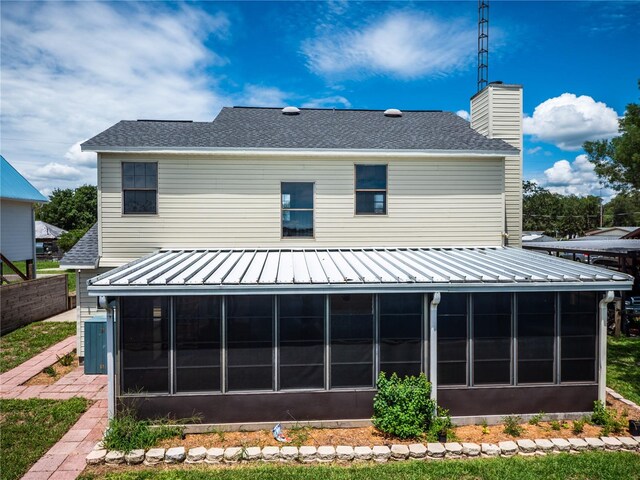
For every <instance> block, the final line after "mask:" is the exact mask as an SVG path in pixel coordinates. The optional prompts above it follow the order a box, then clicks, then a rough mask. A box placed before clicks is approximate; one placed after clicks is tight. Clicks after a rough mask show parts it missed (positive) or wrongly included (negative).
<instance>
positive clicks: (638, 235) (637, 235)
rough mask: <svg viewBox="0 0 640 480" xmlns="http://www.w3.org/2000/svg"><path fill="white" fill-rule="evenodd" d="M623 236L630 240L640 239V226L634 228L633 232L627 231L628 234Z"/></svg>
mask: <svg viewBox="0 0 640 480" xmlns="http://www.w3.org/2000/svg"><path fill="white" fill-rule="evenodd" d="M621 238H622V239H623V240H630V239H634V240H638V239H640V227H638V228H636V229H635V230H632V231H631V232H629V233H627V234H626V235H623V236H622V237H621Z"/></svg>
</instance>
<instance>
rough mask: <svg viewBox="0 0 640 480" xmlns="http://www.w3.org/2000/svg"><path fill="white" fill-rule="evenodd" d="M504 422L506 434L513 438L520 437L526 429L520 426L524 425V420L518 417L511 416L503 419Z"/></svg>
mask: <svg viewBox="0 0 640 480" xmlns="http://www.w3.org/2000/svg"><path fill="white" fill-rule="evenodd" d="M502 422H503V423H504V430H503V431H504V433H506V434H507V435H510V436H512V437H519V436H520V435H522V432H523V431H524V429H523V428H522V426H520V423H522V418H520V417H519V416H518V415H510V416H506V417H502Z"/></svg>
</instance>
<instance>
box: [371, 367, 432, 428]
mask: <svg viewBox="0 0 640 480" xmlns="http://www.w3.org/2000/svg"><path fill="white" fill-rule="evenodd" d="M376 385H377V387H378V392H377V393H376V396H375V397H374V399H373V418H372V419H371V420H372V422H373V425H374V426H375V427H376V428H377V429H378V430H380V431H381V432H384V433H387V434H389V435H394V436H396V437H398V438H415V437H419V436H420V435H422V434H424V433H425V432H426V431H427V430H428V429H429V427H430V426H431V423H432V419H433V412H434V410H435V408H434V407H435V405H434V402H433V400H431V398H430V397H431V384H430V383H429V382H428V381H427V377H426V376H425V375H424V373H421V374H420V375H419V376H417V377H414V376H407V377H404V378H399V377H398V376H397V375H396V374H395V373H393V374H392V375H391V377H389V378H387V377H386V375H385V374H384V372H382V373H380V376H379V377H378V381H377V382H376Z"/></svg>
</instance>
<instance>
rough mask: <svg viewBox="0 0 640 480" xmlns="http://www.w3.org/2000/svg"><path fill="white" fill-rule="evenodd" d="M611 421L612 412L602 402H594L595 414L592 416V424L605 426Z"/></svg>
mask: <svg viewBox="0 0 640 480" xmlns="http://www.w3.org/2000/svg"><path fill="white" fill-rule="evenodd" d="M610 420H611V412H610V411H609V410H607V407H606V406H605V404H604V403H603V402H601V401H600V400H596V401H595V402H593V413H592V414H591V423H593V424H594V425H601V426H604V425H606V424H607V422H609V421H610Z"/></svg>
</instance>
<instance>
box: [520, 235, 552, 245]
mask: <svg viewBox="0 0 640 480" xmlns="http://www.w3.org/2000/svg"><path fill="white" fill-rule="evenodd" d="M555 241H556V239H555V238H553V237H550V236H549V235H545V234H544V232H522V243H526V242H555Z"/></svg>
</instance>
